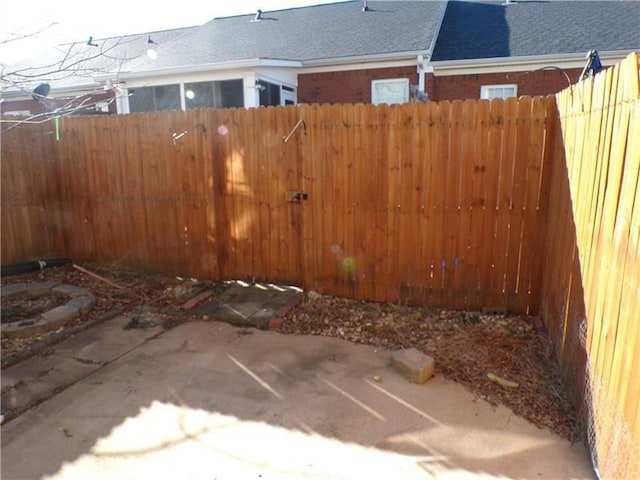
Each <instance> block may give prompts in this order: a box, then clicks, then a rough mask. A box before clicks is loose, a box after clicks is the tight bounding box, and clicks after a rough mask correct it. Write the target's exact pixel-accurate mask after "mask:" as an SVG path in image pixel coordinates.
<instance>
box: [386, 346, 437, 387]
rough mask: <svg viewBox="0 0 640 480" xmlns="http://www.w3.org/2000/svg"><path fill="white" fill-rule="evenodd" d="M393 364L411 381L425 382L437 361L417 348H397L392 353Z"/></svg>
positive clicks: (431, 373)
mask: <svg viewBox="0 0 640 480" xmlns="http://www.w3.org/2000/svg"><path fill="white" fill-rule="evenodd" d="M391 364H392V365H393V367H394V368H395V369H396V370H397V371H398V372H400V373H401V374H402V375H403V376H404V377H405V378H406V379H407V380H409V381H410V382H411V383H424V382H426V381H427V380H428V379H429V378H430V377H431V376H432V375H433V371H434V369H435V361H434V360H433V358H432V357H430V356H429V355H425V354H424V353H422V352H421V351H419V350H418V349H416V348H406V349H404V350H396V351H394V352H393V353H392V354H391Z"/></svg>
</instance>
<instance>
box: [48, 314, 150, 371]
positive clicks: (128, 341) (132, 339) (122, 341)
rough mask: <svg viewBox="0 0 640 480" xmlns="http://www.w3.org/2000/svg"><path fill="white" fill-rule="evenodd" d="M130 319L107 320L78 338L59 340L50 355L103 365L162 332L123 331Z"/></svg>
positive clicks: (148, 330)
mask: <svg viewBox="0 0 640 480" xmlns="http://www.w3.org/2000/svg"><path fill="white" fill-rule="evenodd" d="M130 319H131V316H130V315H128V316H118V317H115V318H113V319H111V320H107V321H106V322H104V323H101V324H100V325H97V326H96V327H94V328H92V329H89V330H87V331H85V332H82V333H81V334H80V335H76V336H73V337H70V338H67V339H66V340H63V341H62V342H60V343H58V344H57V345H56V346H55V350H54V351H55V353H56V354H57V355H60V356H63V357H67V358H75V359H80V360H82V361H85V362H91V363H99V364H106V363H109V362H111V361H112V360H115V359H116V358H118V357H121V356H122V355H124V354H125V353H127V352H130V351H131V350H133V349H134V348H136V347H138V346H139V345H142V344H143V343H144V342H146V341H147V340H149V339H150V338H153V337H155V336H156V335H159V334H160V333H162V332H163V329H162V327H160V326H155V327H151V328H135V329H129V330H125V329H124V328H123V327H124V326H125V325H127V323H128V322H129V321H130ZM156 323H159V322H156Z"/></svg>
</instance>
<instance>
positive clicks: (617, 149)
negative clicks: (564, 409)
mask: <svg viewBox="0 0 640 480" xmlns="http://www.w3.org/2000/svg"><path fill="white" fill-rule="evenodd" d="M638 73H639V70H638V57H637V55H635V54H633V55H630V56H629V57H628V58H627V59H626V60H625V61H624V62H622V63H621V64H620V65H618V66H616V67H615V68H612V69H608V70H606V71H605V72H603V73H600V74H598V75H597V76H596V77H595V79H594V78H591V79H589V80H588V81H585V82H583V83H581V84H579V85H577V86H575V87H573V88H571V89H567V90H564V91H563V92H561V93H559V94H558V95H557V99H558V110H559V113H560V118H561V125H562V131H561V136H560V137H559V139H558V140H559V141H558V144H557V146H556V154H555V157H556V161H554V164H553V172H552V173H551V177H552V181H551V188H550V191H551V196H550V199H549V202H550V204H551V205H552V208H550V210H549V225H548V234H547V247H546V252H547V254H546V259H545V260H544V263H545V276H544V277H545V278H544V285H543V292H542V299H543V302H542V308H541V313H542V315H543V317H544V318H545V321H546V323H547V325H548V326H549V329H550V331H551V334H552V337H553V338H554V340H555V342H556V345H557V347H558V351H559V357H560V361H561V366H562V367H563V370H564V373H565V376H566V377H567V378H568V379H569V382H570V384H571V385H572V387H573V390H574V392H575V393H576V397H577V398H578V399H584V403H583V404H582V408H583V410H584V412H583V413H584V414H585V415H587V416H589V425H588V426H589V432H588V433H589V441H590V444H591V447H592V451H593V453H594V456H595V463H596V464H597V465H598V468H599V470H600V473H601V478H612V479H614V478H615V479H617V478H640V382H639V381H638V378H639V376H638V367H639V366H640V181H639V177H640V98H639V97H640V94H639V85H638ZM564 155H566V162H565V161H563V157H564ZM568 227H570V228H568Z"/></svg>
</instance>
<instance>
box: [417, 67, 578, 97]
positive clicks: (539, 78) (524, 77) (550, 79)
mask: <svg viewBox="0 0 640 480" xmlns="http://www.w3.org/2000/svg"><path fill="white" fill-rule="evenodd" d="M565 72H566V73H567V75H569V78H570V79H571V83H576V81H577V80H578V77H579V76H580V73H581V72H582V69H580V68H571V69H566V70H565ZM501 84H516V85H518V96H522V95H529V96H534V95H549V94H554V93H557V92H559V91H560V90H563V89H565V88H567V86H568V83H567V79H566V77H565V76H564V75H563V74H562V73H561V72H559V71H557V70H544V71H537V72H532V73H526V72H501V73H479V74H466V75H443V76H434V74H432V73H429V74H427V75H426V78H425V86H426V90H427V92H428V94H429V98H430V99H431V100H434V101H441V100H464V99H467V98H476V99H477V98H480V87H482V86H483V85H501Z"/></svg>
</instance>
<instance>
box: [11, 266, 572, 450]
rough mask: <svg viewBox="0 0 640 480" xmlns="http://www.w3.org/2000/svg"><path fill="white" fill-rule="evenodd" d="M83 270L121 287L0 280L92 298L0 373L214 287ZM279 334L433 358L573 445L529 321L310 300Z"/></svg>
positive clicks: (85, 280)
mask: <svg viewBox="0 0 640 480" xmlns="http://www.w3.org/2000/svg"><path fill="white" fill-rule="evenodd" d="M88 267H89V268H90V270H91V271H93V272H95V273H98V274H100V275H103V276H104V277H106V278H108V279H109V280H111V281H112V282H115V283H116V284H118V285H120V286H122V287H123V288H115V287H113V286H111V285H109V284H107V283H105V282H102V281H100V280H98V279H96V278H94V277H91V276H89V275H87V274H85V273H81V272H80V271H78V270H76V269H74V268H73V267H72V266H66V267H60V268H51V269H45V270H42V271H39V272H34V273H29V274H24V275H19V276H12V277H6V278H3V279H2V285H3V286H5V285H7V284H10V283H30V282H40V281H60V282H62V283H68V284H71V285H75V286H79V287H83V288H88V289H90V290H91V291H92V293H93V294H94V295H95V296H96V299H97V300H96V304H95V306H94V307H93V309H92V310H91V312H90V313H89V315H88V316H87V317H86V318H84V319H78V320H77V321H76V322H75V323H74V324H72V325H68V326H66V327H64V328H62V329H59V330H58V331H55V332H50V333H47V334H43V335H36V336H34V337H32V338H27V339H15V340H9V339H6V338H2V366H3V367H5V366H7V365H10V364H13V363H15V362H16V361H18V360H20V359H21V358H24V357H26V356H27V355H29V354H31V353H40V352H42V351H43V350H46V348H47V346H48V345H50V344H51V343H52V342H55V341H58V340H59V339H61V338H64V337H66V336H69V335H71V334H73V333H74V331H77V330H78V329H81V328H84V327H86V326H89V325H91V324H95V323H98V322H100V321H103V320H106V319H108V318H112V317H114V316H116V315H118V314H121V313H124V312H132V311H152V312H154V313H161V314H162V318H164V322H163V324H162V326H163V327H165V328H171V327H172V326H174V325H176V324H178V323H181V322H184V321H189V320H190V319H195V318H197V317H194V316H190V315H188V314H186V313H185V312H184V311H182V310H181V309H180V306H181V305H182V304H183V303H184V302H185V301H186V300H187V299H189V298H191V297H193V296H195V295H197V294H198V293H200V292H201V291H203V290H205V289H208V288H212V287H213V288H217V287H216V285H215V284H213V283H210V282H199V281H193V280H190V279H181V278H176V277H169V276H162V275H141V274H139V273H134V272H125V271H114V270H105V269H101V268H98V267H96V266H88ZM220 288H222V287H220ZM314 293H315V292H314ZM44 304H46V303H43V305H44ZM9 306H10V308H12V309H14V310H15V309H16V308H18V307H16V304H15V302H12V303H11V304H9V303H8V302H7V301H6V300H3V302H2V310H3V311H4V310H5V308H7V307H9ZM40 306H42V305H40ZM3 321H4V320H3ZM281 331H282V332H283V333H298V334H307V335H324V336H331V337H337V338H342V339H345V340H348V341H351V342H356V343H364V344H369V345H376V346H380V347H383V348H387V349H396V348H407V347H415V348H418V349H419V350H421V351H423V352H425V353H426V354H428V355H431V356H432V357H433V358H434V359H435V362H436V373H437V374H440V375H442V376H444V377H446V378H448V379H450V380H453V381H456V382H458V383H461V384H463V385H465V386H466V387H468V388H469V389H470V390H471V391H473V392H474V393H475V394H477V395H478V396H479V397H480V398H483V399H485V400H487V401H489V402H490V403H493V404H503V405H506V406H508V407H509V408H511V409H512V410H513V411H514V413H516V414H517V415H519V416H521V417H523V418H526V419H527V420H529V421H530V422H532V423H533V424H535V425H537V426H539V427H540V428H547V429H550V430H551V431H553V432H555V433H556V434H558V435H560V436H561V437H563V438H566V439H571V440H578V439H579V436H580V431H579V428H578V422H577V421H576V416H575V411H574V409H573V407H572V404H571V402H570V400H569V397H568V395H567V392H566V389H565V387H564V385H563V383H562V379H561V377H560V374H559V371H558V368H557V364H556V360H555V358H554V355H553V349H552V348H551V344H550V341H549V339H548V338H547V337H546V336H544V335H540V334H539V333H537V332H536V330H535V328H534V327H533V323H532V319H531V318H529V317H526V316H509V315H493V314H483V313H481V312H459V311H449V310H442V311H441V310H432V309H427V308H415V307H406V306H399V305H392V304H379V303H371V302H364V301H357V300H346V299H341V298H336V297H331V296H320V295H317V294H312V293H310V294H307V295H306V297H305V298H304V300H303V301H302V302H301V303H300V304H299V305H298V306H297V307H295V308H294V309H292V311H291V312H290V313H289V314H288V315H287V317H286V318H285V321H284V324H283V326H282V329H281ZM489 377H492V378H489ZM515 384H517V386H515Z"/></svg>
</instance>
